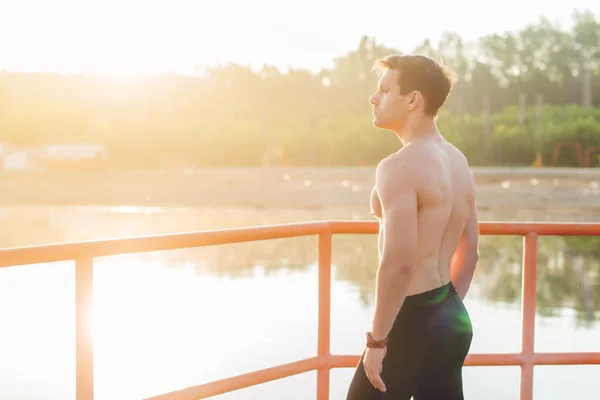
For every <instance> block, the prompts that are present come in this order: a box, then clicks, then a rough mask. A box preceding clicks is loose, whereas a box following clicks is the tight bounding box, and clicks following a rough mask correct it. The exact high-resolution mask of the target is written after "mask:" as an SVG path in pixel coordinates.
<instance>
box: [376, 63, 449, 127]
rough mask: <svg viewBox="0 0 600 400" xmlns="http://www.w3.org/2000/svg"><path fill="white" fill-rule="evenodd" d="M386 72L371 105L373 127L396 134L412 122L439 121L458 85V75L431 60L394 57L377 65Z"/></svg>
mask: <svg viewBox="0 0 600 400" xmlns="http://www.w3.org/2000/svg"><path fill="white" fill-rule="evenodd" d="M375 68H377V69H379V70H380V71H382V72H383V74H382V76H381V78H380V80H379V88H378V90H377V92H376V93H375V94H374V95H373V96H372V97H371V99H370V100H369V102H370V103H371V105H372V106H373V125H375V126H376V127H378V128H382V129H390V130H394V131H396V132H399V131H402V130H403V128H404V127H405V126H406V124H407V122H408V121H409V120H413V121H414V120H419V119H424V118H426V119H427V118H435V117H436V116H437V113H438V111H439V109H440V107H441V106H442V105H443V104H444V102H445V101H446V98H447V97H448V94H449V93H450V89H451V88H452V85H453V84H454V80H455V78H454V73H453V72H452V71H451V70H450V69H449V68H448V67H446V66H444V65H442V64H440V63H438V62H436V61H434V60H432V59H431V58H428V57H425V56H418V55H390V56H387V57H384V58H382V59H379V60H377V61H376V62H375Z"/></svg>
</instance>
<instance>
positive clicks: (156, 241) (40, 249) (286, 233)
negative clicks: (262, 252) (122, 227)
mask: <svg viewBox="0 0 600 400" xmlns="http://www.w3.org/2000/svg"><path fill="white" fill-rule="evenodd" d="M328 227H329V225H328V222H327V221H323V222H302V223H294V224H280V225H269V226H258V227H250V228H233V229H219V230H209V231H199V232H185V233H176V234H164V235H149V236H139V237H129V238H117V239H107V240H94V241H85V242H76V243H61V244H54V245H42V246H29V247H18V248H12V249H2V250H0V267H11V266H16V265H29V264H41V263H51V262H57V261H67V260H74V259H77V258H82V257H105V256H114V255H120V254H134V253H146V252H154V251H163V250H176V249H184V248H192V247H203V246H214V245H223V244H233V243H243V242H255V241H260V240H270V239H283V238H292V237H299V236H309V235H317V234H319V233H322V232H325V231H327V229H328Z"/></svg>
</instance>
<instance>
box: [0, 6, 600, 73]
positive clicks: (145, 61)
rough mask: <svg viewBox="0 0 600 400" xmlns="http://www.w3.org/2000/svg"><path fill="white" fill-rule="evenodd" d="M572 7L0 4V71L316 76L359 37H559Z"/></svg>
mask: <svg viewBox="0 0 600 400" xmlns="http://www.w3.org/2000/svg"><path fill="white" fill-rule="evenodd" d="M574 9H578V10H584V9H589V10H591V11H592V12H594V13H595V14H596V17H597V18H598V17H599V16H600V1H598V0H572V1H570V2H555V3H554V4H552V3H550V2H548V1H547V0H525V1H523V0H503V1H497V2H492V3H489V2H481V1H479V2H476V1H473V0H453V1H442V0H430V1H423V2H419V1H411V2H405V1H399V0H378V1H366V0H301V1H281V0H253V1H248V0H246V1H244V0H235V1H234V0H211V1H207V0H167V1H163V0H145V1H139V0H102V1H87V0H45V1H39V0H38V1H32V0H0V70H2V69H5V70H9V71H55V72H63V73H68V72H83V71H97V72H108V73H121V74H140V73H141V74H144V73H155V72H166V71H174V72H179V73H195V72H197V69H196V68H195V67H198V66H199V67H203V66H207V65H216V64H225V63H227V62H237V63H240V64H243V65H250V66H252V67H253V68H255V69H257V68H259V67H260V66H262V65H263V64H265V63H266V64H271V65H275V66H277V67H278V68H280V69H282V70H284V71H285V70H286V69H287V68H288V67H295V68H307V69H310V70H312V71H317V70H319V69H320V68H322V67H329V66H331V64H332V60H333V59H334V58H335V57H338V56H341V55H343V54H345V53H346V52H348V51H351V50H353V49H355V48H356V47H357V45H358V42H359V40H360V37H361V36H362V35H369V36H373V37H375V38H376V40H377V42H379V43H382V44H384V45H386V46H389V47H394V48H397V49H399V50H401V51H403V52H411V51H412V50H413V49H414V48H415V47H416V46H417V45H418V44H419V43H421V42H422V41H423V40H424V39H425V38H430V39H432V40H434V41H437V39H438V38H439V37H440V35H441V34H442V33H443V32H444V31H452V32H457V33H458V34H460V35H461V36H462V37H463V38H465V39H467V40H475V39H477V38H478V37H480V36H482V35H486V34H490V33H502V32H505V31H515V30H519V29H521V28H523V27H524V26H525V25H526V24H529V23H535V22H536V21H538V20H539V18H540V15H543V16H545V17H547V18H549V19H550V20H551V21H555V22H558V23H560V24H561V26H563V27H564V28H565V29H567V28H568V27H569V25H570V23H571V20H572V18H571V16H572V13H573V10H574Z"/></svg>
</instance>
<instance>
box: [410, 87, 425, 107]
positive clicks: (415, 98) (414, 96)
mask: <svg viewBox="0 0 600 400" xmlns="http://www.w3.org/2000/svg"><path fill="white" fill-rule="evenodd" d="M422 102H423V96H422V95H421V93H420V92H418V91H416V90H415V91H414V92H412V93H410V94H409V96H408V109H409V110H410V111H413V110H416V109H417V107H418V106H419V104H421V103H422Z"/></svg>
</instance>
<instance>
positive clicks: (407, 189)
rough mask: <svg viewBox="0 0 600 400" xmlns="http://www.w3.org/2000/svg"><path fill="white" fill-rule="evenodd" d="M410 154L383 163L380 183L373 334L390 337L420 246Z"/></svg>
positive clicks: (377, 182) (380, 168)
mask: <svg viewBox="0 0 600 400" xmlns="http://www.w3.org/2000/svg"><path fill="white" fill-rule="evenodd" d="M409 157H410V153H409V154H396V155H394V156H393V157H391V158H389V159H386V160H385V161H384V162H382V163H381V165H380V167H379V170H378V172H377V176H376V187H377V193H378V195H379V200H380V202H381V209H382V218H381V223H380V229H381V230H380V232H379V235H380V240H381V245H382V250H381V255H380V259H379V268H378V269H377V277H376V287H375V312H374V316H373V325H372V327H371V334H372V336H373V338H374V339H376V340H382V339H384V338H386V337H387V336H388V334H389V332H390V330H391V329H392V326H393V324H394V321H395V320H396V316H397V315H398V312H399V311H400V308H401V307H402V303H403V302H404V299H405V297H406V293H407V291H408V287H409V285H410V281H411V279H412V274H413V266H414V260H415V253H416V247H417V186H416V185H417V178H415V173H414V164H412V166H411V163H410V160H409V159H408V158H409Z"/></svg>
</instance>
